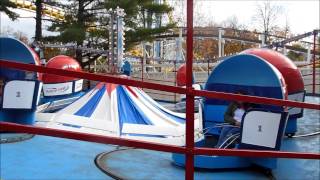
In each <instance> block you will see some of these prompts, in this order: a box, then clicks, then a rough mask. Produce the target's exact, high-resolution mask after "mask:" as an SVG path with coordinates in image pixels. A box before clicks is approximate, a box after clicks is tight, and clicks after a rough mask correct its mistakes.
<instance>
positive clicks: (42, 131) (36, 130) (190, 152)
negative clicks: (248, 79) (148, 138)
mask: <svg viewBox="0 0 320 180" xmlns="http://www.w3.org/2000/svg"><path fill="white" fill-rule="evenodd" d="M0 66H1V67H7V68H15V69H20V70H27V71H37V72H40V73H51V74H56V75H64V76H70V77H77V78H84V79H89V80H95V81H104V82H110V83H115V84H124V85H130V86H135V87H145V88H149V89H156V90H162V91H169V92H175V93H179V94H187V99H190V96H192V97H194V96H205V97H209V98H218V99H224V100H239V101H247V102H253V103H257V104H259V103H264V104H271V105H280V106H284V105H286V106H292V107H301V108H310V109H317V110H320V105H319V104H312V103H304V102H295V101H288V100H279V99H272V98H263V97H254V96H247V95H238V94H231V93H221V92H209V91H203V90H202V91H199V90H194V89H192V88H181V87H174V86H168V85H162V84H156V83H149V82H141V81H136V80H131V79H127V78H118V77H114V76H107V75H97V74H91V73H86V72H75V71H67V70H61V69H55V68H47V67H40V66H35V65H30V64H22V63H16V62H8V61H2V60H0ZM192 101H193V98H192ZM190 104H191V106H192V107H189V108H188V109H187V112H188V111H190V110H189V109H190V108H192V109H193V107H194V106H193V103H189V106H190ZM187 116H189V115H187ZM192 116H193V113H192ZM192 116H191V117H192ZM189 117H190V116H189ZM190 121H191V122H193V117H192V119H190V118H188V120H187V125H186V126H187V127H186V131H187V133H190V132H191V134H192V135H193V133H194V132H193V127H192V128H190V123H188V122H190ZM192 125H193V124H192ZM0 131H14V132H23V133H32V134H39V135H47V136H55V137H63V138H70V139H77V140H83V141H90V142H98V143H104V144H116V145H123V146H130V147H137V148H144V149H150V150H157V151H165V152H174V153H184V154H186V155H187V157H189V161H187V163H189V165H188V166H186V178H187V179H193V172H194V169H193V156H194V155H196V154H207V155H224V156H246V157H280V158H304V159H320V154H316V153H295V152H274V151H254V150H231V149H225V150H220V149H214V148H212V149H211V148H210V149H209V148H194V144H193V143H191V145H190V143H189V144H188V145H189V146H187V147H186V148H184V147H177V146H169V145H162V144H156V143H147V142H141V141H135V140H126V139H120V138H113V137H105V136H99V135H91V134H86V133H75V132H69V131H64V130H56V129H49V128H41V127H32V126H24V125H17V124H11V123H4V122H0ZM189 138H190V136H189ZM189 141H190V140H189ZM191 141H192V142H193V138H192V140H191ZM187 142H188V139H187ZM190 163H191V164H190Z"/></svg>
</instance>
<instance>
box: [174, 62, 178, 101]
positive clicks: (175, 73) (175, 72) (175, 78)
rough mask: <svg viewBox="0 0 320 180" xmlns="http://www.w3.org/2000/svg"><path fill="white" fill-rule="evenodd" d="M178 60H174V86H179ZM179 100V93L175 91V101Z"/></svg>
mask: <svg viewBox="0 0 320 180" xmlns="http://www.w3.org/2000/svg"><path fill="white" fill-rule="evenodd" d="M176 66H177V60H175V61H174V86H177V67H176ZM176 102H177V93H174V103H176Z"/></svg>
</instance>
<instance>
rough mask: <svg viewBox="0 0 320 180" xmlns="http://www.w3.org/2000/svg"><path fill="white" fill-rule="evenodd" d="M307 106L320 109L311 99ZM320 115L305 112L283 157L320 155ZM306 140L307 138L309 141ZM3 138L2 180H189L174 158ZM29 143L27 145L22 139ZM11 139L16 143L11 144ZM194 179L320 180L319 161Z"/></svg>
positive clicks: (198, 174)
mask: <svg viewBox="0 0 320 180" xmlns="http://www.w3.org/2000/svg"><path fill="white" fill-rule="evenodd" d="M305 101H306V102H310V103H318V104H319V103H320V98H319V97H310V96H307V97H306V99H305ZM319 131H320V114H319V111H317V110H309V109H305V111H304V117H303V118H301V119H298V132H297V134H296V135H295V136H294V137H293V138H287V137H285V138H284V141H283V144H282V148H281V150H283V151H293V152H314V153H319V152H320V148H319V147H320V136H319V134H312V133H313V132H319ZM304 135H306V136H304ZM14 137H17V136H16V134H12V133H3V134H1V141H2V143H1V144H0V179H1V180H10V179H21V180H23V179H44V180H46V179H97V180H98V179H184V174H185V169H184V168H182V167H179V166H176V165H174V163H173V161H172V159H171V156H172V155H171V153H164V152H158V151H150V150H144V149H132V148H128V147H118V146H113V145H105V144H97V143H90V142H83V141H76V140H70V139H63V138H55V137H47V136H40V135H36V136H30V135H21V136H19V137H22V139H17V138H14ZM23 138H24V139H23ZM10 139H11V140H12V142H11V143H10ZM194 177H195V179H246V180H247V179H297V180H298V179H299V180H300V179H310V180H313V179H314V180H317V179H320V163H319V160H305V159H279V160H278V167H277V169H275V170H273V171H272V173H270V172H268V171H264V170H263V169H260V168H258V167H250V168H242V169H222V170H221V169H220V170H208V169H196V170H195V174H194Z"/></svg>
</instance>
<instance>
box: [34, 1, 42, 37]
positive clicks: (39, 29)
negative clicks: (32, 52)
mask: <svg viewBox="0 0 320 180" xmlns="http://www.w3.org/2000/svg"><path fill="white" fill-rule="evenodd" d="M35 5H36V32H35V41H40V40H41V39H42V0H36V1H35Z"/></svg>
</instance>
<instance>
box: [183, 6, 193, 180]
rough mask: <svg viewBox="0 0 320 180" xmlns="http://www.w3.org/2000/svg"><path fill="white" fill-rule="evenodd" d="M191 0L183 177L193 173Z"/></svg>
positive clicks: (191, 7)
mask: <svg viewBox="0 0 320 180" xmlns="http://www.w3.org/2000/svg"><path fill="white" fill-rule="evenodd" d="M192 60H193V0H187V62H186V69H187V70H186V86H187V93H186V149H187V150H186V155H185V157H186V170H185V179H187V180H193V178H194V177H193V175H194V164H193V163H194V157H193V156H194V96H193V94H191V93H192Z"/></svg>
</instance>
